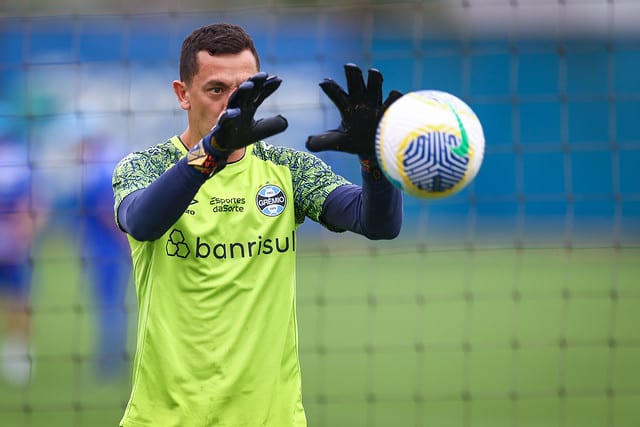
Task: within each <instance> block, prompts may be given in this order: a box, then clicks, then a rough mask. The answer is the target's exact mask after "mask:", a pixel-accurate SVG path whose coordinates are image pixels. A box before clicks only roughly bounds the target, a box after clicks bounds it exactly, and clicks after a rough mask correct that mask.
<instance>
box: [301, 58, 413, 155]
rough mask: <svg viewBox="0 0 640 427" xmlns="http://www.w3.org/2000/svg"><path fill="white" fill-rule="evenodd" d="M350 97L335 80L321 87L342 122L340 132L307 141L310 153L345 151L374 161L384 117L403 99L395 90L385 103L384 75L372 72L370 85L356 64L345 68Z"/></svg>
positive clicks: (330, 132) (335, 130)
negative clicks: (391, 107)
mask: <svg viewBox="0 0 640 427" xmlns="http://www.w3.org/2000/svg"><path fill="white" fill-rule="evenodd" d="M344 70H345V74H346V78H347V90H348V93H347V92H345V91H344V89H342V87H340V85H338V83H336V82H335V81H334V80H332V79H325V80H324V81H323V82H322V83H320V87H321V88H322V90H323V91H324V93H325V94H326V95H327V96H328V97H329V99H331V101H332V102H333V103H334V104H335V105H336V107H338V111H339V112H340V117H341V119H342V122H341V123H340V126H339V127H338V128H337V129H334V130H330V131H327V132H325V133H321V134H319V135H312V136H310V137H309V138H308V139H307V143H306V147H307V149H308V150H309V151H313V152H318V151H325V150H334V151H344V152H347V153H352V154H358V155H359V156H360V158H361V159H368V160H374V159H375V151H376V149H375V140H376V131H377V129H378V123H380V119H381V118H382V114H383V113H384V112H385V110H386V109H387V108H389V106H390V105H391V104H393V103H394V102H395V101H396V100H398V98H400V97H401V96H402V93H401V92H398V91H397V90H392V91H391V92H390V93H389V96H388V97H387V99H386V100H385V101H384V102H382V80H383V79H382V74H381V73H380V71H378V70H376V69H375V68H372V69H370V70H369V75H368V79H367V85H366V86H365V84H364V79H363V77H362V71H361V70H360V68H358V66H356V65H355V64H346V65H345V66H344Z"/></svg>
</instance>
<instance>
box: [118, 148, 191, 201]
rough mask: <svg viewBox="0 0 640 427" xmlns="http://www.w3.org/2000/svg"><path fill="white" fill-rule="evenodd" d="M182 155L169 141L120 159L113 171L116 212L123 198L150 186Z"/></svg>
mask: <svg viewBox="0 0 640 427" xmlns="http://www.w3.org/2000/svg"><path fill="white" fill-rule="evenodd" d="M182 156H183V154H182V153H181V152H180V150H178V149H177V148H176V147H175V146H174V145H173V144H172V143H171V141H167V142H164V143H162V144H159V145H156V146H153V147H150V148H147V149H146V150H143V151H136V152H134V153H131V154H129V155H128V156H126V157H125V158H123V159H122V160H120V162H118V164H117V165H116V167H115V170H114V171H113V180H112V184H113V194H114V197H115V209H116V212H117V209H118V206H119V205H120V202H121V201H122V199H124V198H125V197H126V196H127V195H129V194H131V193H133V192H134V191H136V190H141V189H143V188H145V187H148V186H149V185H150V184H151V183H152V182H153V181H155V180H156V179H157V178H158V177H159V176H160V175H162V174H163V173H164V171H166V170H167V169H169V168H170V167H171V166H173V165H174V164H176V163H177V162H178V160H180V158H181V157H182Z"/></svg>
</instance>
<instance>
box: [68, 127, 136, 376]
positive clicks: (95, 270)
mask: <svg viewBox="0 0 640 427" xmlns="http://www.w3.org/2000/svg"><path fill="white" fill-rule="evenodd" d="M110 147H114V144H110V143H109V141H105V140H104V138H103V137H97V136H89V137H85V138H84V139H83V142H82V144H81V154H80V155H81V156H82V165H83V170H82V179H81V182H82V187H81V191H80V197H79V204H80V206H79V218H78V219H79V222H78V223H77V224H79V227H80V230H81V232H80V244H81V246H80V248H81V249H80V254H81V257H82V262H83V266H84V269H85V272H86V275H85V277H86V279H87V280H88V282H89V285H90V286H91V295H92V298H93V301H92V303H93V305H94V307H95V316H96V322H97V332H98V334H97V342H96V343H95V351H96V353H97V354H96V369H97V373H98V375H99V376H100V378H101V379H104V380H108V379H115V378H117V377H119V376H120V375H122V374H124V373H128V364H127V360H128V358H127V322H128V316H127V309H126V305H125V303H126V294H127V288H128V284H129V278H130V274H131V268H130V264H131V262H130V261H129V247H128V243H127V239H126V237H125V235H124V234H123V233H122V232H121V231H120V230H119V229H118V227H117V226H116V224H115V223H114V221H113V190H112V188H111V177H112V174H113V168H114V166H115V164H116V161H112V160H110V159H113V158H115V157H117V156H119V155H120V153H118V154H115V153H114V151H115V149H114V148H110ZM76 226H78V225H74V227H76Z"/></svg>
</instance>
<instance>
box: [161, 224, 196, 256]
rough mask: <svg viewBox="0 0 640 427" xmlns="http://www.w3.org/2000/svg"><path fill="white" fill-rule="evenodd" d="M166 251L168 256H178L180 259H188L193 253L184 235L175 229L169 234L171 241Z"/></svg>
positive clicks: (168, 241)
mask: <svg viewBox="0 0 640 427" xmlns="http://www.w3.org/2000/svg"><path fill="white" fill-rule="evenodd" d="M165 249H166V250H167V255H169V256H177V257H179V258H186V257H188V256H189V254H190V253H191V249H189V245H187V242H186V240H185V238H184V234H182V231H180V230H176V229H173V230H172V231H171V233H170V234H169V240H167V245H166V246H165Z"/></svg>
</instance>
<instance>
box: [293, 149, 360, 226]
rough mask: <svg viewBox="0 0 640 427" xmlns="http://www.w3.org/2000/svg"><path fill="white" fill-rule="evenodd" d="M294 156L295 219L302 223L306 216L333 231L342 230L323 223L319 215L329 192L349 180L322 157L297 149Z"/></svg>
mask: <svg viewBox="0 0 640 427" xmlns="http://www.w3.org/2000/svg"><path fill="white" fill-rule="evenodd" d="M294 156H295V159H294V161H293V163H292V167H291V174H292V179H293V190H294V196H295V200H296V221H297V222H298V223H302V222H303V221H304V218H305V217H307V218H310V219H311V220H313V221H316V222H318V223H321V224H322V225H323V226H325V227H327V228H329V229H331V230H333V231H343V230H342V229H333V227H331V226H329V225H328V224H325V223H323V222H322V221H321V219H320V215H321V214H322V207H323V205H324V202H325V200H326V199H327V197H328V196H329V194H330V193H331V192H332V191H333V190H335V189H336V188H338V187H340V186H342V185H347V184H351V182H349V181H348V180H347V179H345V178H344V177H342V176H341V175H338V174H336V173H335V172H334V171H333V170H332V169H331V167H330V166H329V165H327V164H326V163H325V162H324V161H323V160H322V159H320V158H319V157H317V156H315V155H313V154H311V153H307V152H304V151H299V152H296V153H295V155H294Z"/></svg>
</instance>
